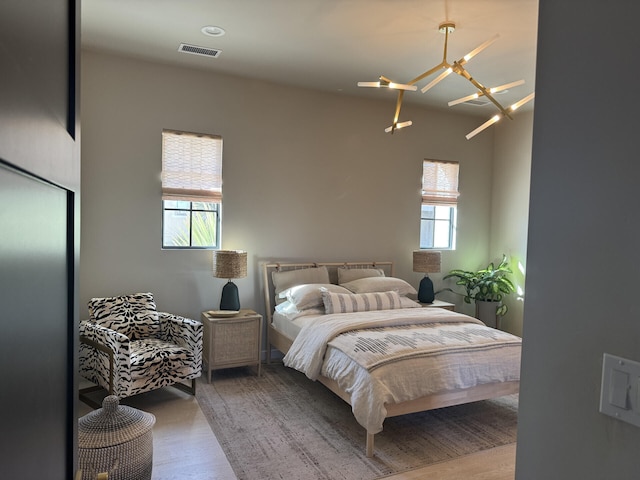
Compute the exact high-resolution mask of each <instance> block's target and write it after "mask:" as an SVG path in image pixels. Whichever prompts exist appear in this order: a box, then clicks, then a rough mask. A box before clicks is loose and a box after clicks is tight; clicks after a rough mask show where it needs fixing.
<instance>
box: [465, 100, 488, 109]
mask: <svg viewBox="0 0 640 480" xmlns="http://www.w3.org/2000/svg"><path fill="white" fill-rule="evenodd" d="M464 103H465V104H466V105H475V106H476V107H482V106H484V105H489V103H491V102H490V101H489V100H486V99H482V100H480V99H479V98H476V99H473V100H467V101H466V102H464Z"/></svg>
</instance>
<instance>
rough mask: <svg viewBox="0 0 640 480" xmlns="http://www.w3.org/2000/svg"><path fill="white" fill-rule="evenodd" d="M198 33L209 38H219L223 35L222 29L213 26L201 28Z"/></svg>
mask: <svg viewBox="0 0 640 480" xmlns="http://www.w3.org/2000/svg"><path fill="white" fill-rule="evenodd" d="M200 31H201V32H202V33H204V34H205V35H209V36H210V37H221V36H222V35H224V34H225V31H224V28H220V27H216V26H214V25H207V26H206V27H202V28H201V29H200Z"/></svg>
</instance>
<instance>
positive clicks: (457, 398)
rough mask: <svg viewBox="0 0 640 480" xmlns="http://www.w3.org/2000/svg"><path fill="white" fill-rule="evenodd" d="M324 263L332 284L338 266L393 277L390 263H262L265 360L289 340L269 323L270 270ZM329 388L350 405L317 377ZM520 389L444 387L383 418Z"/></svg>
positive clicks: (369, 443)
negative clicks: (381, 271)
mask: <svg viewBox="0 0 640 480" xmlns="http://www.w3.org/2000/svg"><path fill="white" fill-rule="evenodd" d="M321 266H325V267H327V269H328V270H329V277H330V279H331V282H332V283H336V278H337V274H336V269H337V268H338V267H345V266H346V267H349V268H382V269H383V270H385V274H386V275H387V276H393V262H387V261H385V262H317V263H266V264H264V265H263V274H264V294H265V309H266V310H265V312H266V316H267V363H270V362H271V347H272V346H273V347H275V348H276V349H277V350H279V351H281V352H282V353H285V354H286V353H287V352H288V351H289V348H290V347H291V344H292V343H293V339H292V338H289V337H288V336H287V335H285V334H284V333H282V332H280V331H279V330H277V329H276V328H275V327H274V326H273V324H272V320H273V318H272V317H273V309H274V307H275V303H274V301H275V293H274V288H273V281H272V276H271V273H272V272H274V271H280V272H284V271H288V270H296V269H303V268H311V267H321ZM318 381H320V382H321V383H322V384H323V385H325V386H326V387H327V388H328V389H329V390H331V391H332V392H333V393H335V394H336V395H338V396H339V397H340V398H342V399H343V400H344V401H345V402H347V403H348V404H349V405H351V396H350V395H349V394H348V393H347V392H345V391H344V390H342V389H341V388H340V387H339V386H338V384H337V382H336V381H334V380H332V379H330V378H327V377H324V376H322V375H321V376H320V378H319V379H318ZM519 388H520V382H519V381H510V382H500V383H491V384H484V385H479V386H476V387H471V388H463V389H458V390H448V391H445V392H441V393H435V394H431V395H427V396H424V397H420V398H416V399H415V400H411V401H407V402H401V403H387V404H385V408H386V410H387V417H386V418H388V417H395V416H398V415H405V414H408V413H416V412H423V411H425V410H433V409H436V408H442V407H450V406H453V405H460V404H463V403H470V402H475V401H479V400H488V399H490V398H496V397H501V396H503V395H510V394H512V393H518V391H519ZM374 435H375V434H373V433H369V432H367V440H366V454H367V457H372V456H373V448H374Z"/></svg>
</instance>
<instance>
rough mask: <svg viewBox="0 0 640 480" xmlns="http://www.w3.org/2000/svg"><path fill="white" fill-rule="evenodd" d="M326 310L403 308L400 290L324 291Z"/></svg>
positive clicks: (350, 310) (356, 310) (354, 310)
mask: <svg viewBox="0 0 640 480" xmlns="http://www.w3.org/2000/svg"><path fill="white" fill-rule="evenodd" d="M322 299H323V301H324V311H325V313H327V314H330V313H351V312H367V311H371V310H395V309H398V308H402V302H401V300H400V295H398V292H394V291H390V292H375V293H333V292H329V291H324V292H322Z"/></svg>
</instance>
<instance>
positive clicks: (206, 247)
mask: <svg viewBox="0 0 640 480" xmlns="http://www.w3.org/2000/svg"><path fill="white" fill-rule="evenodd" d="M169 201H170V200H163V201H162V249H163V250H218V249H220V225H221V223H222V222H221V221H220V217H221V216H222V204H221V203H218V202H188V203H189V208H179V207H167V202H169ZM194 203H208V204H210V205H213V206H215V207H214V208H212V209H211V210H206V209H200V208H193V204H194ZM167 211H172V212H188V214H189V245H166V244H165V240H166V239H165V212H167ZM194 212H196V213H197V212H207V213H210V212H214V213H215V217H216V220H215V221H216V226H215V229H216V234H215V240H216V242H215V245H194V244H193V213H194Z"/></svg>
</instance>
